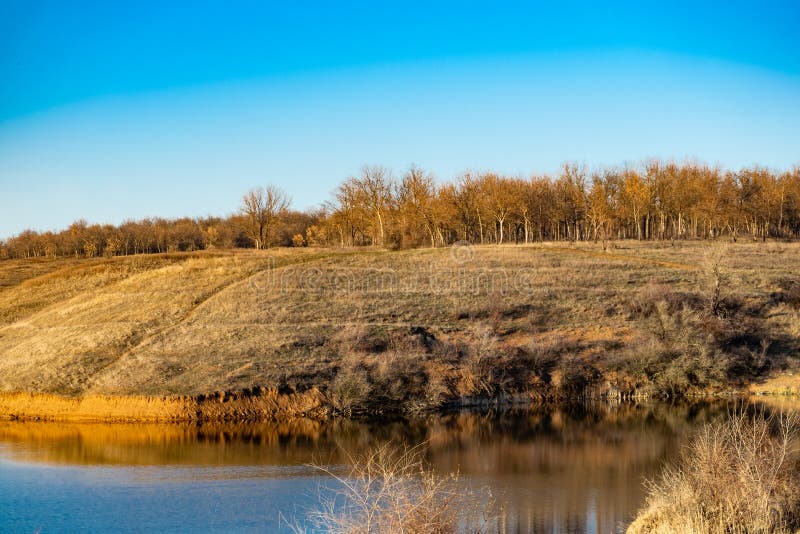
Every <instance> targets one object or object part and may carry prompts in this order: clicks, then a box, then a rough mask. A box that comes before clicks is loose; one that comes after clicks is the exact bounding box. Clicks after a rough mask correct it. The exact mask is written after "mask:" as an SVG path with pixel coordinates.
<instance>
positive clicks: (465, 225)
mask: <svg viewBox="0 0 800 534" xmlns="http://www.w3.org/2000/svg"><path fill="white" fill-rule="evenodd" d="M798 235H800V168H798V167H796V168H794V169H793V170H791V171H786V172H779V173H776V172H772V171H769V170H767V169H763V168H758V167H756V168H746V169H741V170H739V171H725V172H723V171H722V170H720V169H719V168H716V167H711V166H708V165H705V164H699V163H683V164H677V163H673V162H661V161H649V162H646V163H644V164H642V165H640V166H638V167H635V168H606V169H601V170H596V171H591V172H590V171H588V170H587V169H586V168H585V167H582V166H580V165H575V164H566V165H564V166H563V168H562V170H561V172H560V173H559V174H558V175H557V176H555V177H548V176H533V177H530V178H517V177H507V176H501V175H498V174H494V173H482V174H471V173H466V174H463V175H461V176H460V177H458V179H457V180H455V181H454V182H450V183H444V184H438V183H437V182H436V181H435V180H434V178H433V176H431V175H430V174H428V173H426V172H425V171H423V170H422V169H419V168H417V167H412V168H411V169H409V170H408V171H407V172H406V173H404V174H403V175H402V176H400V177H394V176H392V175H391V173H390V172H389V171H388V170H386V169H384V168H383V167H365V168H364V169H363V170H362V172H361V173H360V174H359V175H357V176H352V177H349V178H347V179H346V180H345V181H344V182H343V183H342V184H341V185H339V187H338V188H337V189H336V191H335V192H334V194H333V198H332V199H331V200H330V201H329V202H326V203H325V204H324V205H323V206H322V207H321V208H320V209H319V210H317V211H314V212H307V213H306V212H297V211H292V210H290V209H289V199H288V198H287V197H286V195H285V194H283V193H282V192H281V191H280V189H278V188H276V187H273V186H268V187H266V188H258V189H254V190H252V191H250V192H248V193H247V194H246V195H245V196H244V197H243V201H242V205H241V206H240V209H239V212H238V213H237V214H235V215H232V216H229V217H226V218H219V217H206V218H199V219H188V218H184V219H177V220H165V219H146V220H142V221H132V222H126V223H124V224H122V225H120V226H111V225H104V226H100V225H88V224H86V223H85V222H83V221H78V222H76V223H73V224H72V225H71V226H70V227H69V228H68V229H66V230H64V231H62V232H58V233H53V232H45V233H37V232H32V231H26V232H23V233H21V234H19V235H17V236H15V237H13V238H11V239H9V240H7V241H6V242H3V243H2V244H0V255H1V256H2V257H4V258H20V257H32V256H67V255H77V256H97V255H121V254H140V253H157V252H168V251H185V250H198V249H207V248H230V247H255V248H262V247H269V246H273V245H281V246H378V247H389V248H408V247H419V246H434V247H435V246H444V245H448V244H451V243H453V242H456V241H461V240H465V241H469V242H472V243H507V242H513V243H530V242H535V241H560V240H568V241H590V240H591V241H603V242H606V241H607V240H611V239H639V240H675V239H719V238H729V239H731V240H734V241H736V240H739V239H753V240H766V239H767V238H784V239H793V238H797V236H798Z"/></svg>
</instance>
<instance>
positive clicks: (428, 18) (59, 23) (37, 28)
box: [0, 0, 800, 238]
mask: <svg viewBox="0 0 800 534" xmlns="http://www.w3.org/2000/svg"><path fill="white" fill-rule="evenodd" d="M161 4H162V2H147V1H140V2H135V3H133V2H131V3H123V2H77V1H76V2H45V1H35V0H34V1H25V2H16V1H8V0H0V238H3V237H8V236H10V235H11V234H14V233H17V232H19V231H21V230H23V229H25V228H33V229H37V230H46V229H58V228H62V227H65V226H66V225H68V224H69V223H70V222H71V221H73V220H75V219H78V218H84V219H87V220H89V221H90V222H110V223H119V222H122V221H123V220H125V219H127V218H141V217H145V216H165V217H176V216H183V215H189V216H197V215H205V214H218V215H224V214H228V213H230V212H232V211H234V210H235V209H236V208H237V206H238V203H239V199H240V197H241V195H242V193H243V192H244V191H245V190H247V189H248V188H250V187H253V186H255V185H264V184H266V183H273V184H276V185H278V186H280V187H282V188H283V189H285V190H286V191H287V192H288V193H289V194H290V196H292V198H293V199H294V202H293V205H294V207H296V208H299V209H303V208H307V207H310V206H313V205H316V204H318V203H320V202H321V201H324V200H326V199H328V198H329V195H330V192H331V191H332V189H333V188H334V187H335V186H336V185H337V184H338V183H339V182H341V180H343V179H344V178H345V177H346V176H348V175H349V174H353V173H356V172H358V170H359V168H360V167H361V166H362V165H364V164H376V163H380V164H384V165H386V166H388V167H390V168H391V169H392V170H393V171H394V172H395V173H396V174H400V173H402V172H403V170H404V169H406V168H407V167H408V166H409V165H410V164H411V163H416V164H418V165H420V166H422V167H423V168H425V169H428V170H430V171H432V172H434V173H435V174H436V175H437V177H438V178H439V179H440V180H449V179H452V178H453V177H454V176H455V175H457V174H458V173H460V172H463V171H465V170H475V171H480V170H488V169H492V170H496V171H499V172H503V173H508V174H514V175H517V174H519V175H527V174H530V173H531V172H551V173H552V172H555V171H557V169H558V166H559V165H560V164H561V163H562V162H564V161H578V162H583V163H586V164H587V165H589V166H593V165H601V164H611V165H619V164H625V163H635V162H637V161H639V160H641V159H643V158H648V157H660V158H665V159H667V158H672V159H679V160H681V159H684V158H694V159H699V160H702V161H707V162H709V163H712V164H719V165H720V166H722V167H724V168H738V167H741V166H745V165H751V164H756V163H757V164H761V165H764V166H768V167H771V168H776V169H783V168H789V167H791V166H793V165H795V164H797V163H800V39H798V38H797V36H796V32H797V28H799V27H800V6H799V5H798V4H796V3H792V2H769V1H768V2H759V3H755V2H752V3H744V2H736V1H733V2H730V1H729V2H724V3H722V2H720V3H714V2H711V3H705V4H704V5H703V6H702V7H699V6H695V5H693V3H689V2H631V3H614V4H613V5H612V4H608V3H605V4H603V5H602V6H599V5H596V6H592V5H590V4H588V3H587V4H583V3H578V2H548V3H542V4H540V5H537V4H536V3H521V2H520V3H514V2H500V3H492V4H491V5H492V7H491V8H488V7H487V6H488V5H489V4H488V3H478V2H458V3H455V2H450V3H448V2H443V3H437V4H436V7H431V6H430V5H427V3H423V2H419V3H415V2H397V3H393V4H390V5H385V6H384V5H381V3H378V2H364V3H347V2H339V3H333V2H324V3H323V2H319V3H315V2H302V1H299V2H285V3H284V2H282V3H269V2H236V3H235V4H236V5H235V7H232V6H233V4H234V3H231V2H228V3H222V2H192V3H191V4H190V3H186V4H182V3H180V2H172V3H169V4H170V5H169V6H164V5H161Z"/></svg>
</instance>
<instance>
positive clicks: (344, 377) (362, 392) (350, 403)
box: [328, 367, 372, 415]
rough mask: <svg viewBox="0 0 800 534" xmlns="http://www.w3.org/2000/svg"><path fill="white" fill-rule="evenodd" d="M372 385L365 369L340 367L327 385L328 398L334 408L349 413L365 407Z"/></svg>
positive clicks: (345, 413)
mask: <svg viewBox="0 0 800 534" xmlns="http://www.w3.org/2000/svg"><path fill="white" fill-rule="evenodd" d="M371 392H372V386H371V385H370V383H369V379H368V377H367V373H366V371H364V370H363V369H358V368H349V367H348V368H341V369H339V372H338V373H336V376H335V377H334V378H333V380H332V381H331V385H330V386H329V387H328V398H329V400H330V403H331V405H332V406H333V408H334V410H336V411H337V412H340V413H342V414H344V415H351V414H352V413H353V412H354V411H359V410H361V409H363V408H364V407H365V405H366V404H367V402H368V401H369V397H370V393H371Z"/></svg>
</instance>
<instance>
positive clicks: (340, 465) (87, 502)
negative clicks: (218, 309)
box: [0, 405, 725, 533]
mask: <svg viewBox="0 0 800 534" xmlns="http://www.w3.org/2000/svg"><path fill="white" fill-rule="evenodd" d="M724 414H725V409H724V408H721V407H714V406H705V405H704V406H666V405H649V406H641V405H640V406H630V405H622V406H609V405H597V406H591V407H586V406H584V407H577V408H563V409H554V410H538V409H537V410H530V411H521V412H514V413H503V414H485V413H484V414H474V413H473V414H467V413H461V414H452V415H446V416H435V417H433V416H431V417H427V418H421V419H415V420H400V421H393V422H382V423H366V422H354V421H332V422H326V423H320V422H315V421H308V420H299V421H295V422H293V423H291V424H282V425H276V424H256V425H244V424H243V425H201V426H197V425H131V424H108V425H104V424H67V423H22V422H0V531H3V532H41V533H47V532H105V531H116V532H153V531H158V532H187V531H192V532H229V531H230V532H275V531H289V525H290V524H303V522H304V518H305V517H306V514H307V513H308V511H309V510H313V509H314V508H315V507H316V506H318V503H319V498H320V494H323V495H324V494H325V492H326V491H327V490H326V488H328V487H330V486H331V482H330V479H329V478H327V477H326V475H324V474H323V473H322V472H321V471H320V470H319V469H317V468H315V467H313V465H312V464H316V465H324V466H327V467H329V468H330V469H331V470H333V471H334V472H337V473H342V474H344V473H346V471H347V462H348V460H347V458H348V457H349V456H358V454H360V453H363V452H364V451H366V450H368V449H369V448H370V447H374V446H376V445H377V444H380V443H384V442H386V441H391V442H393V443H397V444H400V443H405V444H408V445H414V444H423V445H422V447H423V448H424V454H425V458H426V460H427V461H428V462H430V464H431V465H432V466H433V468H434V469H436V470H437V471H440V472H442V473H450V472H454V471H458V472H459V474H460V476H461V477H462V479H463V481H464V483H465V484H469V485H470V486H472V487H474V488H478V489H480V490H481V491H483V492H488V491H491V493H492V495H493V496H494V500H495V502H496V510H495V514H496V515H495V517H494V519H493V522H492V524H491V528H492V529H494V530H498V531H506V532H533V531H536V532H618V531H621V530H624V527H625V526H626V524H627V523H628V522H630V521H631V520H632V518H633V517H634V515H635V514H636V511H637V509H638V508H639V507H640V506H641V505H642V504H643V498H644V488H643V481H644V480H645V479H646V478H649V477H653V476H655V475H656V474H657V473H658V472H659V470H660V469H661V467H662V465H663V464H664V463H665V462H667V461H672V460H674V459H675V457H676V455H677V453H678V452H679V450H680V447H681V446H682V444H684V443H685V442H686V440H687V438H688V437H689V435H690V434H691V432H692V430H693V429H694V428H695V427H697V426H698V425H700V424H702V423H703V422H705V421H708V420H710V419H713V418H716V417H721V416H724Z"/></svg>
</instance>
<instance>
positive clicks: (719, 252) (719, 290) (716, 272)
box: [700, 243, 730, 315]
mask: <svg viewBox="0 0 800 534" xmlns="http://www.w3.org/2000/svg"><path fill="white" fill-rule="evenodd" d="M727 254H728V246H727V245H725V244H722V243H716V244H714V245H712V246H711V247H710V248H709V249H708V250H707V251H706V253H705V254H704V255H703V258H702V260H701V262H700V269H701V271H700V273H701V280H700V282H701V283H702V284H703V286H704V288H705V292H706V293H707V298H708V305H709V308H710V310H711V313H713V314H714V315H719V312H720V304H721V302H722V296H723V292H724V290H725V284H727V282H728V281H729V279H730V275H729V273H728V269H727V259H726V256H727Z"/></svg>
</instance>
